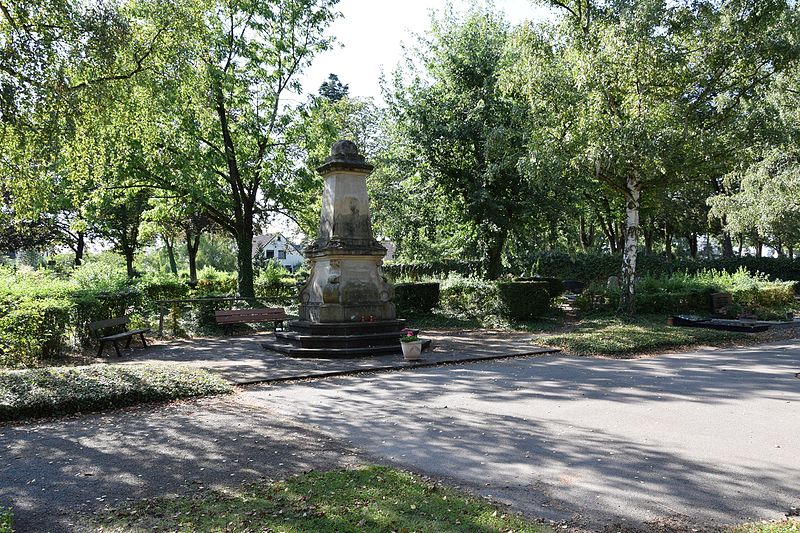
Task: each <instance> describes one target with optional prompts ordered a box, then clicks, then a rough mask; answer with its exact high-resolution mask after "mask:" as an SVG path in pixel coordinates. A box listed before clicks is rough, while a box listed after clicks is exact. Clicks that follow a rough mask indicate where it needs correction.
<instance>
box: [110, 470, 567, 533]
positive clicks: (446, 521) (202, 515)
mask: <svg viewBox="0 0 800 533" xmlns="http://www.w3.org/2000/svg"><path fill="white" fill-rule="evenodd" d="M95 518H96V520H95V524H94V525H95V527H97V528H98V529H100V528H102V529H101V530H102V531H185V532H193V531H209V532H211V531H282V532H286V533H294V532H301V531H308V532H312V531H313V532H320V533H324V532H366V531H371V532H386V531H464V532H470V533H490V532H501V531H502V532H506V531H514V532H545V531H551V530H550V529H549V528H547V527H545V526H543V525H541V524H538V523H535V522H530V521H527V520H525V519H523V518H521V517H519V516H517V515H514V514H507V513H505V512H504V511H503V510H501V509H498V508H497V507H495V506H493V505H491V504H490V503H488V502H486V501H484V500H480V499H475V498H472V497H469V496H465V495H464V494H462V493H460V492H457V491H455V490H453V489H449V488H443V487H441V486H439V485H436V484H434V483H431V482H429V481H426V480H424V479H422V478H420V477H418V476H415V475H412V474H409V473H406V472H403V471H400V470H396V469H392V468H385V467H378V466H370V467H366V468H362V469H358V470H346V471H336V472H325V473H320V472H310V473H307V474H302V475H300V476H296V477H292V478H290V479H288V480H285V481H279V482H276V483H257V484H249V485H245V486H244V487H242V488H241V489H239V490H234V491H229V492H217V491H208V492H204V493H202V494H196V495H194V496H187V497H181V498H173V499H160V500H150V501H146V502H142V503H136V504H133V505H131V506H128V507H124V508H119V509H116V510H114V511H111V512H103V513H100V514H98V515H96V517H95Z"/></svg>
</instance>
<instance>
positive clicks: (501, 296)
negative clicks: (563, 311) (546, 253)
mask: <svg viewBox="0 0 800 533" xmlns="http://www.w3.org/2000/svg"><path fill="white" fill-rule="evenodd" d="M548 289H551V290H552V287H551V284H550V283H549V282H547V281H500V282H498V283H497V295H498V300H499V304H500V305H499V307H500V314H501V315H503V316H504V317H505V318H510V319H512V320H528V319H531V318H535V317H537V316H542V315H543V314H545V313H546V312H547V311H548V310H549V309H550V306H551V304H552V302H553V297H552V296H551V293H550V292H548Z"/></svg>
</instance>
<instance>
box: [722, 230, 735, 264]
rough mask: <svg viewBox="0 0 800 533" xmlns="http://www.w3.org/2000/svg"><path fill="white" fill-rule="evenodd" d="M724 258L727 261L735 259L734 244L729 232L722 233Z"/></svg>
mask: <svg viewBox="0 0 800 533" xmlns="http://www.w3.org/2000/svg"><path fill="white" fill-rule="evenodd" d="M722 257H724V258H726V259H729V258H731V257H733V242H732V241H731V234H730V232H728V231H723V232H722Z"/></svg>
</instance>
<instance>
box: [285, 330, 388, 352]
mask: <svg viewBox="0 0 800 533" xmlns="http://www.w3.org/2000/svg"><path fill="white" fill-rule="evenodd" d="M402 335H403V332H402V331H390V332H381V333H365V334H361V335H304V334H302V333H300V332H297V331H278V332H276V333H275V340H276V341H278V342H287V343H289V344H292V345H294V346H297V347H299V348H369V347H373V346H395V345H397V344H399V339H400V337H401V336H402Z"/></svg>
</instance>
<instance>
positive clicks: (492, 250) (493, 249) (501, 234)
mask: <svg viewBox="0 0 800 533" xmlns="http://www.w3.org/2000/svg"><path fill="white" fill-rule="evenodd" d="M507 237H508V231H506V230H500V231H496V232H490V233H489V234H488V235H487V240H488V242H489V249H488V250H487V265H486V277H488V278H489V279H497V278H499V277H500V275H501V274H502V273H503V248H504V247H505V245H506V238H507Z"/></svg>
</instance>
